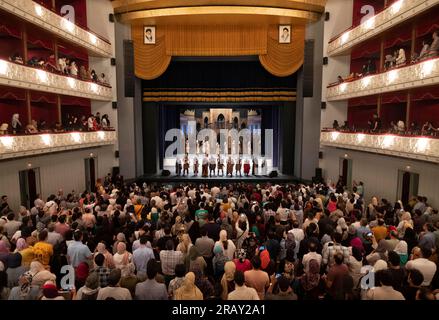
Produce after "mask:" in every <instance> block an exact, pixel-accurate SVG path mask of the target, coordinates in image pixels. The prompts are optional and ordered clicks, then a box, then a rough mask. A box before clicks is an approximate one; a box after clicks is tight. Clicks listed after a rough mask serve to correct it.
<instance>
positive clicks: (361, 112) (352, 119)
mask: <svg viewBox="0 0 439 320" xmlns="http://www.w3.org/2000/svg"><path fill="white" fill-rule="evenodd" d="M374 113H376V105H372V106H359V107H349V108H348V123H349V126H351V127H352V126H354V127H355V128H356V129H367V128H368V125H367V121H369V120H370V119H372V116H373V114H374Z"/></svg>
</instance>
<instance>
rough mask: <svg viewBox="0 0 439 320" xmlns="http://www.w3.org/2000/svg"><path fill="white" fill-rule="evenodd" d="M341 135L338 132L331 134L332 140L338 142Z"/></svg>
mask: <svg viewBox="0 0 439 320" xmlns="http://www.w3.org/2000/svg"><path fill="white" fill-rule="evenodd" d="M339 135H340V132H337V131H334V132H331V139H332V141H335V140H337V138H338V136H339Z"/></svg>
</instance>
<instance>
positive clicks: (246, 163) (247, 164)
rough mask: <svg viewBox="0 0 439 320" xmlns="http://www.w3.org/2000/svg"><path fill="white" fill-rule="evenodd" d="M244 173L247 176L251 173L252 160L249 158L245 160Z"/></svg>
mask: <svg viewBox="0 0 439 320" xmlns="http://www.w3.org/2000/svg"><path fill="white" fill-rule="evenodd" d="M244 174H245V176H246V177H248V176H249V174H250V161H249V160H248V159H245V161H244Z"/></svg>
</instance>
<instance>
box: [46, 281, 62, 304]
mask: <svg viewBox="0 0 439 320" xmlns="http://www.w3.org/2000/svg"><path fill="white" fill-rule="evenodd" d="M41 288H42V289H43V296H42V297H41V300H65V298H64V297H63V296H61V295H60V294H59V293H58V289H57V287H56V284H55V282H53V281H46V282H45V283H44V285H43V286H42V287H41Z"/></svg>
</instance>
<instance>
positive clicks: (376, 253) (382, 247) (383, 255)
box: [366, 239, 389, 266]
mask: <svg viewBox="0 0 439 320" xmlns="http://www.w3.org/2000/svg"><path fill="white" fill-rule="evenodd" d="M387 251H389V243H388V242H387V241H386V240H385V239H381V240H380V242H379V243H378V246H377V247H376V249H375V250H373V251H372V252H371V253H370V254H369V255H368V256H366V260H367V262H368V264H370V265H371V266H373V265H374V264H375V262H377V261H378V260H384V261H387Z"/></svg>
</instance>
